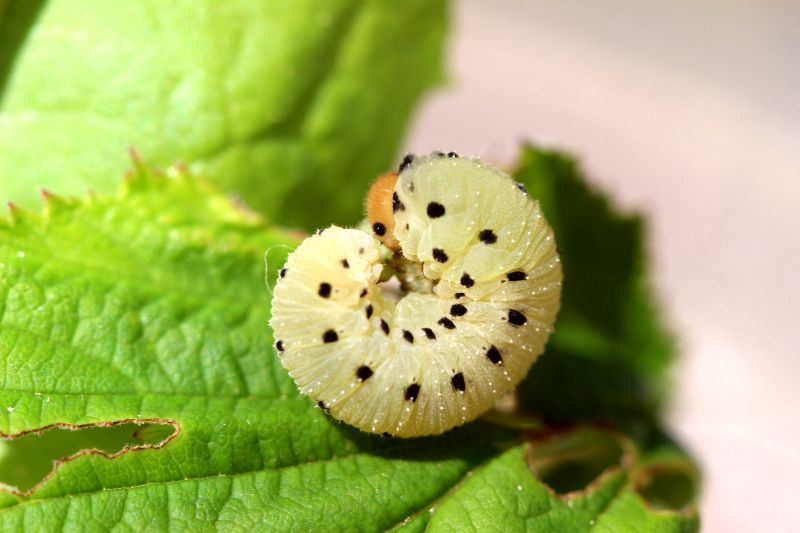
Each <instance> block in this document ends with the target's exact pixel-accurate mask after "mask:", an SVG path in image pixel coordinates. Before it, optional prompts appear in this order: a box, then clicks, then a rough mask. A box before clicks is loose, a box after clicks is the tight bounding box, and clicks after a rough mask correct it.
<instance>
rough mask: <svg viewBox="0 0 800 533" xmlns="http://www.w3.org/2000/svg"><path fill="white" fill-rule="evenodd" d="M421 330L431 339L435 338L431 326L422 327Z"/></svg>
mask: <svg viewBox="0 0 800 533" xmlns="http://www.w3.org/2000/svg"><path fill="white" fill-rule="evenodd" d="M422 331H424V332H425V336H426V337H428V338H429V339H431V340H434V339H436V333H434V332H433V330H432V329H431V328H422Z"/></svg>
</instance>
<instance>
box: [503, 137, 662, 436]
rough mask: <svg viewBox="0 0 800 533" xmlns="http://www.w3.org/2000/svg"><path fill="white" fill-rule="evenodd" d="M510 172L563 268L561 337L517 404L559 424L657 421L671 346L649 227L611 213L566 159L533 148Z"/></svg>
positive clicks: (634, 218)
mask: <svg viewBox="0 0 800 533" xmlns="http://www.w3.org/2000/svg"><path fill="white" fill-rule="evenodd" d="M514 175H515V176H516V177H517V179H518V180H519V181H521V182H522V183H524V184H525V185H526V187H527V188H528V190H529V192H530V193H531V195H532V196H533V197H534V198H538V199H539V200H540V202H541V205H542V209H543V210H544V213H545V215H546V216H547V218H548V220H549V221H550V223H551V224H552V226H553V229H554V231H555V235H556V241H557V242H558V247H559V251H560V253H561V259H562V263H563V269H564V289H563V294H562V305H561V311H560V313H559V317H558V321H557V323H556V328H555V334H554V335H553V336H552V337H551V338H550V341H549V343H548V346H547V351H546V353H545V355H543V356H542V357H541V358H540V360H539V361H538V362H537V363H536V366H535V367H534V369H533V371H532V372H531V373H530V375H529V377H528V379H527V380H526V381H525V382H524V383H523V385H522V386H521V387H520V389H519V398H520V401H521V402H522V404H523V405H524V406H525V407H526V408H528V409H530V410H532V411H534V412H539V413H542V414H544V415H546V416H547V417H548V418H551V419H557V420H568V421H569V420H582V419H588V418H616V419H617V420H618V421H619V420H629V419H630V418H631V417H633V418H645V419H647V418H650V417H653V416H655V414H656V413H657V411H658V408H659V406H660V405H661V403H662V401H663V397H664V394H665V391H666V380H665V371H666V370H667V368H668V366H669V363H670V361H671V359H672V354H673V346H672V341H671V339H670V337H669V335H668V333H667V332H666V331H665V329H664V327H663V325H662V322H661V321H660V317H659V314H658V312H657V309H656V307H655V305H654V303H653V302H654V298H653V295H652V293H651V291H650V290H649V287H648V284H647V276H646V274H647V272H646V268H645V257H644V256H645V250H644V245H643V242H644V233H645V228H644V222H643V220H642V219H641V217H639V216H636V215H625V214H621V213H619V212H618V211H616V210H614V209H613V207H612V206H611V205H610V202H609V200H608V199H607V198H606V197H604V196H603V195H601V194H600V193H598V192H596V191H593V190H592V189H591V188H590V186H589V185H588V184H587V182H586V180H585V179H584V178H583V177H582V176H581V173H580V171H579V169H578V168H577V166H576V164H575V162H574V161H573V160H572V158H570V157H569V156H567V155H566V154H563V153H561V152H558V151H551V150H544V149H539V148H536V147H533V146H528V147H527V148H526V149H525V150H524V151H523V155H522V159H521V162H520V164H519V168H518V169H517V171H516V172H515V174H514Z"/></svg>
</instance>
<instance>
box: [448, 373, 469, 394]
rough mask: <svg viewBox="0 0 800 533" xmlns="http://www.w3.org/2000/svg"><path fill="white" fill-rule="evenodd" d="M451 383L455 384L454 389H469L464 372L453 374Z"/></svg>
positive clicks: (462, 390)
mask: <svg viewBox="0 0 800 533" xmlns="http://www.w3.org/2000/svg"><path fill="white" fill-rule="evenodd" d="M450 383H452V384H453V390H458V391H461V392H464V391H465V390H466V389H467V383H466V382H465V381H464V374H463V373H461V372H459V373H458V374H456V375H455V376H453V377H452V379H451V380H450Z"/></svg>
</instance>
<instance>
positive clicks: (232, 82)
mask: <svg viewBox="0 0 800 533" xmlns="http://www.w3.org/2000/svg"><path fill="white" fill-rule="evenodd" d="M5 1H7V2H8V4H7V5H5V6H4V4H5ZM5 1H4V2H0V146H2V147H3V149H2V150H0V176H2V180H0V201H5V200H12V201H15V202H18V203H20V204H21V205H24V206H28V207H33V206H34V205H35V201H36V199H35V194H36V190H37V187H38V186H44V187H46V188H48V189H51V190H53V191H55V192H58V193H61V194H84V192H85V191H86V190H87V189H88V188H92V189H93V190H96V191H101V192H110V191H113V190H114V185H115V177H116V176H117V175H119V174H120V173H121V172H122V171H123V170H124V169H125V167H126V164H127V162H126V159H125V149H126V148H127V147H128V146H134V147H136V149H137V150H138V151H139V153H141V154H143V155H144V156H145V157H147V159H148V160H149V161H150V162H152V163H155V164H160V165H170V164H172V163H173V162H175V161H176V160H181V161H184V162H186V163H187V164H190V165H191V166H192V168H194V169H198V170H202V172H203V173H204V174H205V175H207V176H209V177H210V178H211V179H213V180H214V181H216V182H217V183H219V184H221V185H222V186H224V188H225V189H227V190H232V191H235V192H237V193H238V194H240V195H241V196H242V197H243V198H244V199H245V200H246V201H247V202H248V203H250V205H252V206H254V207H255V208H256V209H258V210H259V211H262V212H264V213H266V214H268V215H269V216H271V217H272V218H273V219H275V220H281V221H282V222H283V223H284V224H299V225H304V226H306V227H311V228H315V227H317V226H327V225H328V224H329V223H330V220H332V219H334V218H335V219H337V220H339V221H340V222H342V223H344V222H350V223H354V222H356V220H357V217H358V216H359V213H360V208H361V191H362V190H363V188H364V186H365V184H366V183H367V181H368V180H370V179H371V178H372V177H373V176H375V175H377V174H378V173H379V172H381V171H384V170H385V168H386V167H387V166H388V165H389V163H390V162H391V161H392V159H393V158H394V157H395V153H396V151H397V149H398V143H399V141H400V138H401V135H402V134H403V132H404V129H405V127H406V123H407V121H408V119H409V117H410V114H411V111H412V109H413V106H414V104H415V103H416V101H417V100H418V99H419V97H420V95H421V94H422V93H423V92H424V91H425V90H426V89H428V88H430V87H431V86H432V85H434V84H436V83H438V82H439V81H440V80H441V79H442V74H441V58H442V48H443V41H444V34H445V26H446V22H445V15H446V5H445V1H444V0H434V1H428V0H408V1H405V2H400V3H397V2H387V1H385V0H369V1H366V2H358V1H353V0H328V1H326V2H324V5H323V4H320V3H319V2H318V1H316V0H304V1H302V2H299V1H293V2H282V1H275V0H272V1H263V2H252V1H249V0H228V1H226V2H217V1H213V0H191V1H179V2H145V3H142V2H99V3H97V4H96V5H93V6H92V8H91V9H87V7H86V3H85V2H84V1H83V0H50V1H48V2H44V1H42V0H5ZM3 7H5V9H3ZM4 14H5V17H3V15H4Z"/></svg>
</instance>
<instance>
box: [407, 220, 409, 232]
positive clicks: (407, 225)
mask: <svg viewBox="0 0 800 533" xmlns="http://www.w3.org/2000/svg"><path fill="white" fill-rule="evenodd" d="M408 228H409V226H408V222H406V230H408Z"/></svg>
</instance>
